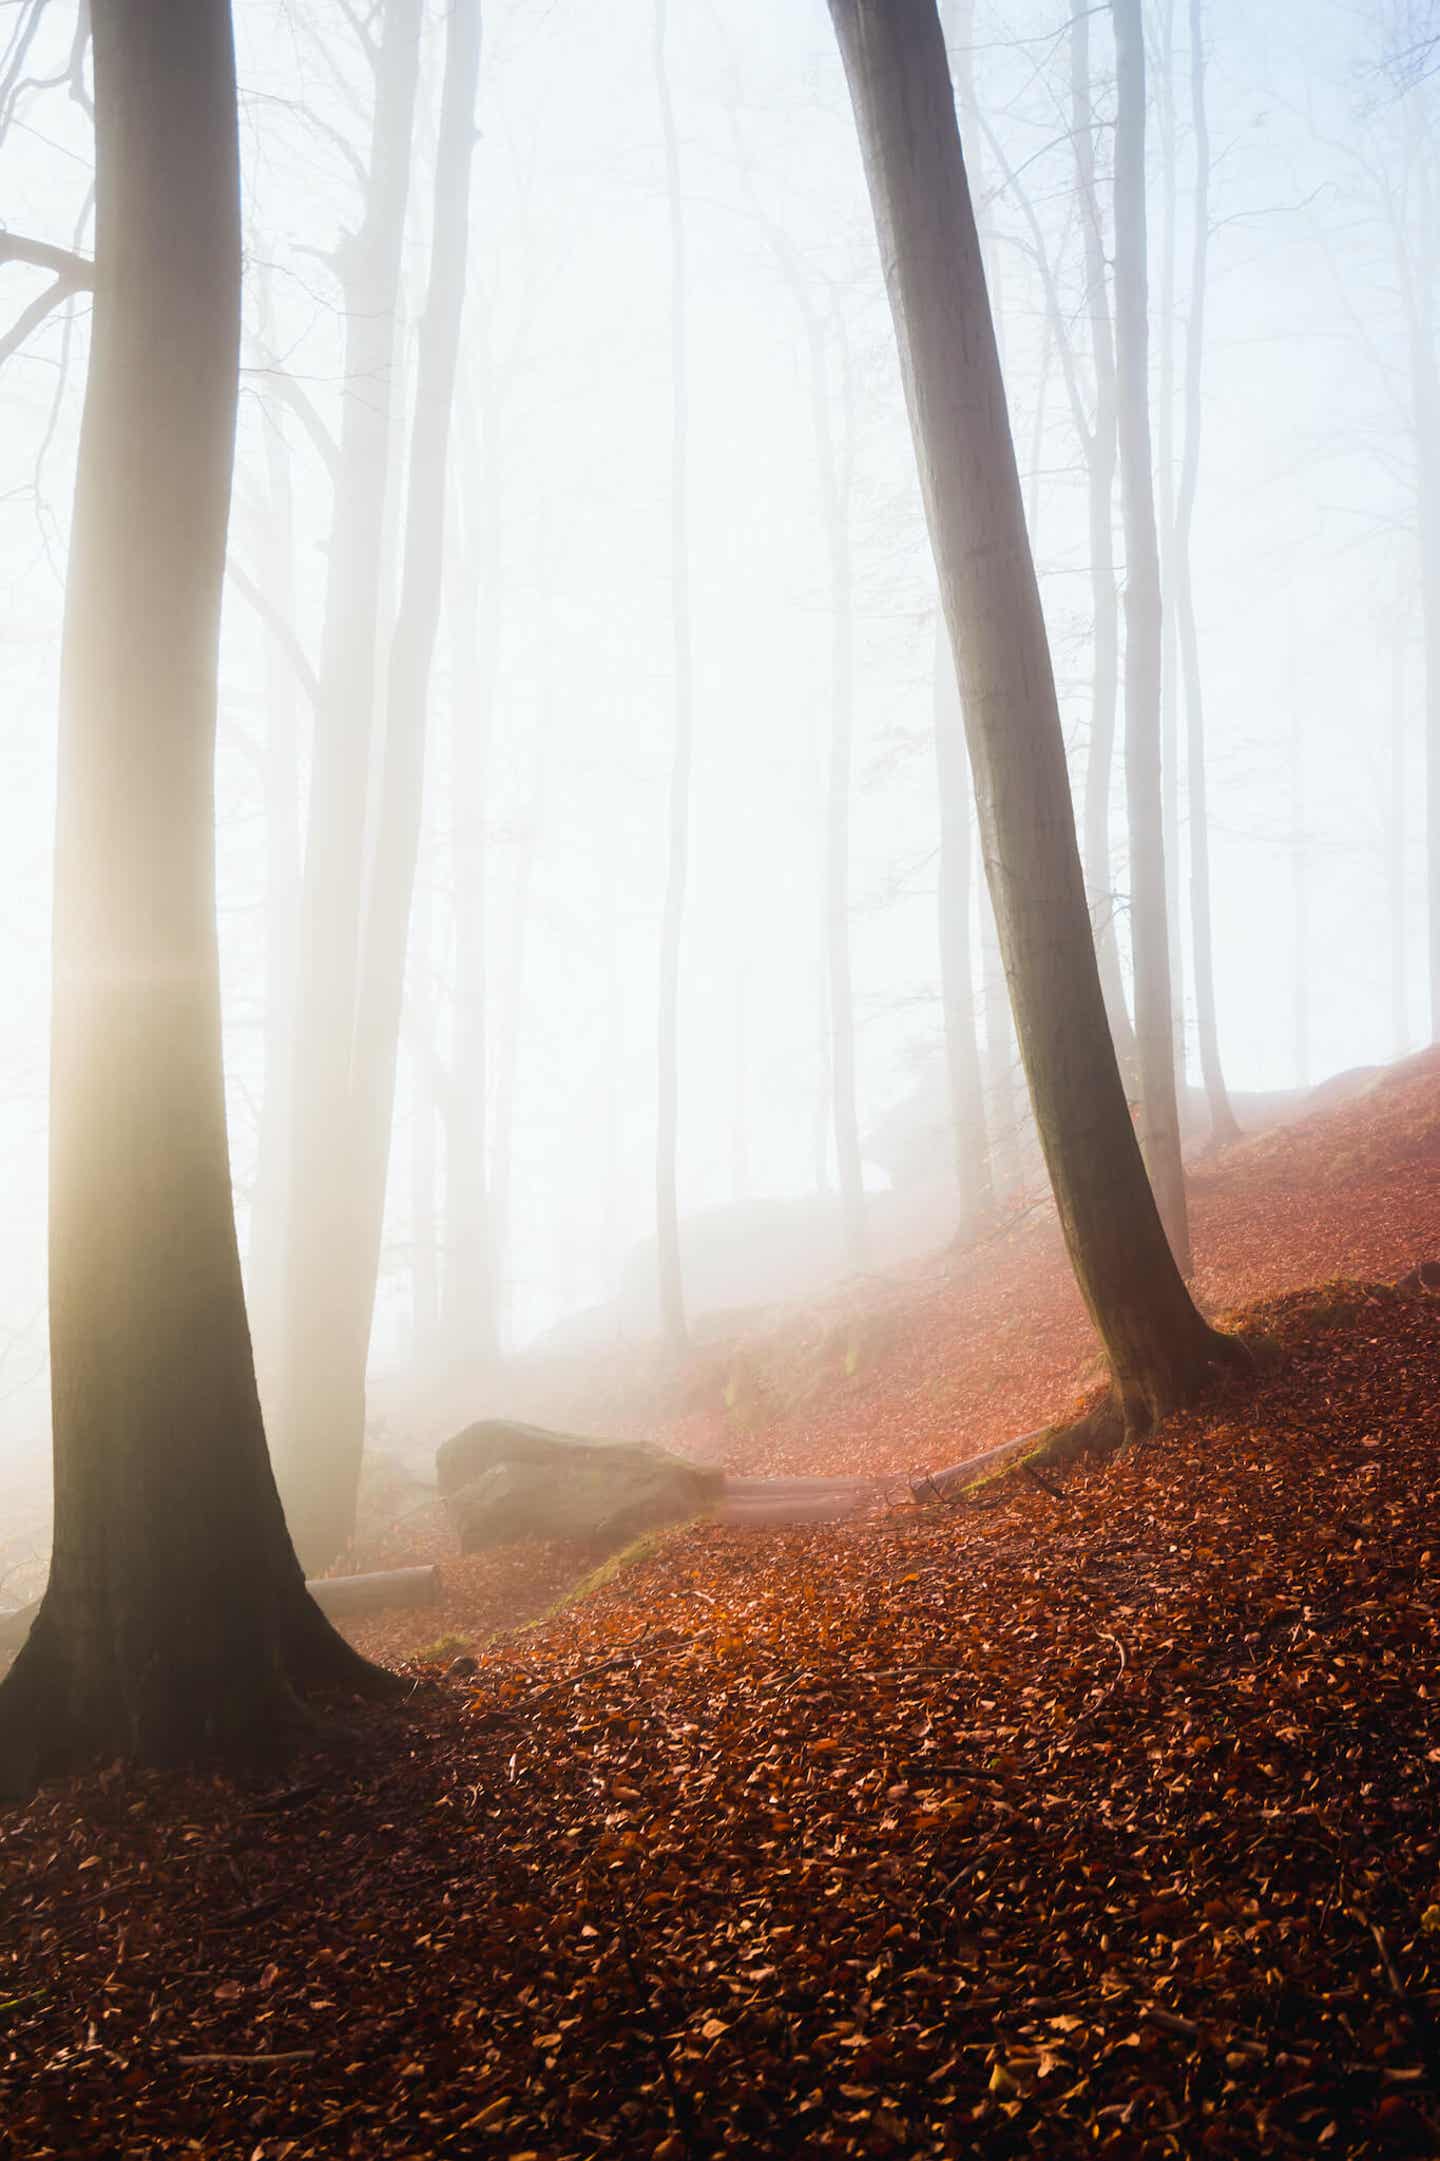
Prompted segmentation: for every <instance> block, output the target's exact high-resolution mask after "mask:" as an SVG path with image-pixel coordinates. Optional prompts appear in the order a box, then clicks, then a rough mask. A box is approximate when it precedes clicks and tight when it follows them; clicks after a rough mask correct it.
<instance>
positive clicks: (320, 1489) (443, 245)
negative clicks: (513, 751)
mask: <svg viewBox="0 0 1440 2161" xmlns="http://www.w3.org/2000/svg"><path fill="white" fill-rule="evenodd" d="M479 67H480V0H455V4H454V5H453V6H452V8H451V10H450V16H449V26H448V29H447V33H446V49H445V73H444V81H443V85H442V89H441V99H440V127H439V134H438V139H437V143H436V151H435V212H434V224H433V230H432V239H431V256H430V275H429V284H428V290H427V293H426V300H425V311H424V315H423V318H422V321H421V325H420V338H419V351H418V363H417V375H416V383H415V413H414V420H413V424H412V437H411V444H410V460H409V476H410V486H409V495H408V498H407V502H406V515H405V538H404V561H403V569H402V574H401V586H400V601H399V608H398V611H397V614H396V621H395V632H394V636H393V638H392V640H391V646H390V660H389V668H388V671H387V676H386V699H385V754H384V766H383V772H382V776H381V787H380V796H379V803H378V806H377V814H376V821H375V854H374V863H373V866H372V869H371V874H370V897H369V907H368V909H367V911H366V915H365V939H364V947H363V955H362V968H361V973H360V977H359V981H358V986H357V990H356V998H355V1013H354V1026H353V1035H352V1036H351V1038H350V1039H349V1041H350V1069H349V1085H348V1091H347V1096H346V1105H345V1121H344V1122H345V1132H346V1137H347V1141H348V1160H347V1163H346V1166H345V1176H344V1179H343V1184H342V1187H341V1190H340V1192H339V1193H338V1194H335V1193H332V1194H331V1195H330V1196H329V1198H328V1207H327V1214H331V1215H332V1216H333V1211H334V1210H335V1209H337V1208H338V1209H340V1211H341V1212H342V1215H343V1231H344V1235H343V1238H342V1239H341V1240H340V1241H339V1242H338V1243H337V1244H335V1245H334V1246H333V1247H332V1248H330V1250H329V1251H328V1252H327V1254H326V1256H325V1258H324V1262H323V1267H324V1270H325V1274H326V1277H327V1279H328V1283H329V1286H330V1290H329V1294H328V1298H327V1321H328V1326H327V1335H326V1342H327V1347H328V1349H329V1351H330V1353H331V1359H332V1362H331V1363H330V1364H329V1365H328V1367H327V1371H326V1375H325V1378H326V1382H327V1385H329V1384H334V1386H333V1399H332V1400H331V1401H330V1403H329V1405H328V1413H327V1415H324V1416H318V1415H317V1416H316V1417H315V1418H313V1419H307V1421H306V1428H305V1445H304V1451H303V1455H302V1456H301V1457H299V1459H298V1460H297V1461H296V1462H295V1463H294V1464H293V1465H292V1474H291V1480H290V1485H289V1490H288V1494H287V1500H288V1504H289V1508H290V1514H291V1523H292V1527H293V1529H294V1532H295V1541H296V1545H297V1546H298V1548H299V1550H300V1553H301V1555H302V1557H303V1558H304V1560H305V1562H306V1564H307V1566H309V1567H311V1568H320V1567H323V1566H324V1565H325V1564H326V1563H327V1562H329V1561H332V1560H333V1559H334V1557H335V1555H336V1554H337V1553H339V1552H341V1551H343V1549H344V1547H345V1546H346V1545H347V1544H348V1542H349V1539H350V1536H351V1534H352V1531H353V1527H354V1518H355V1496H356V1492H357V1490H358V1487H359V1480H360V1462H361V1457H362V1455H363V1452H364V1444H365V1366H366V1359H367V1356H368V1353H369V1348H370V1330H371V1323H372V1319H373V1316H374V1309H375V1291H376V1285H377V1283H378V1280H379V1273H380V1239H381V1232H382V1229H383V1226H384V1219H385V1187H386V1178H387V1173H388V1170H389V1163H390V1134H391V1125H392V1120H393V1114H394V1105H395V1075H396V1064H397V1059H398V1054H399V1044H400V1016H401V1009H402V1005H403V1001H404V991H405V956H406V948H407V945H408V941H409V934H410V911H411V902H412V898H413V895H414V887H415V865H416V858H417V855H418V851H419V844H420V824H421V813H422V807H423V800H424V786H425V743H426V703H427V697H428V692H429V684H430V669H431V664H432V661H433V658H434V651H435V638H436V631H437V628H438V625H439V619H440V603H441V590H442V588H441V562H442V555H443V547H444V534H445V497H446V484H447V476H448V469H449V446H450V423H451V409H452V406H453V402H454V392H455V375H456V368H457V364H458V355H459V345H460V318H461V314H462V312H463V309H464V302H465V267H466V260H467V251H468V243H469V230H470V169H471V163H472V157H473V151H474V144H475V95H476V86H477V82H478V78H479ZM294 1384H295V1385H297V1386H298V1385H299V1379H298V1376H296V1377H295V1383H294ZM315 1408H316V1411H317V1413H318V1411H319V1410H320V1406H319V1405H318V1404H317V1405H316V1406H315Z"/></svg>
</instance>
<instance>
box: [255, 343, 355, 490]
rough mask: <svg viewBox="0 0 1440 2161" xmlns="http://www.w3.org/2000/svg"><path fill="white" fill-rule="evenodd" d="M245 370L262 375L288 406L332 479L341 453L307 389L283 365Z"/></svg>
mask: <svg viewBox="0 0 1440 2161" xmlns="http://www.w3.org/2000/svg"><path fill="white" fill-rule="evenodd" d="M246 373H247V374H254V375H258V376H260V377H262V378H263V380H264V381H265V382H266V383H268V384H270V385H271V386H272V387H273V389H274V391H275V393H276V395H277V396H278V397H279V398H280V399H281V400H282V402H283V403H284V404H286V405H288V406H289V408H290V410H291V412H292V413H293V414H294V415H295V418H296V419H297V420H298V421H299V423H300V425H301V427H302V428H303V429H304V430H305V433H306V434H307V435H308V436H309V438H310V442H311V445H312V447H313V448H314V450H315V451H316V453H317V454H318V456H319V459H320V463H321V464H322V465H323V466H324V468H325V470H326V472H327V473H328V474H329V475H330V478H331V479H332V480H333V479H334V478H335V470H336V467H337V465H338V463H339V458H340V453H339V451H338V449H337V448H336V445H335V438H334V436H333V435H332V434H331V433H330V430H329V429H328V428H327V427H326V425H325V423H324V421H323V420H322V419H321V417H320V414H319V411H318V409H317V407H316V405H315V401H314V400H313V398H312V397H311V396H310V394H309V392H308V391H306V390H302V389H301V387H300V385H299V383H297V382H296V380H295V378H294V376H293V375H288V374H287V373H286V372H285V370H284V369H283V368H253V369H247V370H246Z"/></svg>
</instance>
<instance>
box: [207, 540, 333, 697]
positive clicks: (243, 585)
mask: <svg viewBox="0 0 1440 2161" xmlns="http://www.w3.org/2000/svg"><path fill="white" fill-rule="evenodd" d="M225 574H226V576H227V577H228V578H229V579H230V582H231V584H232V585H233V586H234V587H235V589H236V591H237V592H239V593H242V594H243V595H244V597H245V598H246V600H248V601H249V603H250V605H251V607H252V608H253V609H254V610H255V613H256V614H257V615H258V616H259V618H260V620H261V622H262V623H263V624H264V625H265V628H266V629H267V630H268V631H269V633H270V635H271V637H272V638H273V639H274V640H275V643H276V645H277V646H278V647H279V649H280V651H281V652H282V653H283V654H284V655H285V658H286V659H287V660H288V661H289V663H290V666H291V668H292V669H293V670H294V672H295V678H296V681H297V682H298V683H299V685H300V688H301V689H302V690H303V691H304V692H305V695H306V696H307V697H308V698H309V700H310V703H311V705H312V706H314V705H316V704H318V702H319V698H320V680H319V677H318V676H317V675H316V673H315V670H314V669H313V668H312V667H311V665H310V657H309V655H308V654H307V652H306V651H305V648H304V646H303V645H302V644H301V643H300V640H299V639H298V638H297V637H296V635H295V631H294V628H293V626H292V625H291V624H289V623H287V622H286V620H285V618H284V616H283V615H281V613H280V611H279V609H278V608H277V607H276V606H275V604H274V602H273V601H272V600H270V599H269V597H268V596H267V595H266V594H265V593H264V592H263V591H262V589H261V588H260V587H259V586H258V585H257V584H256V583H255V580H254V579H253V578H252V577H251V576H250V573H249V572H248V571H247V570H244V569H242V567H241V565H240V564H239V563H237V562H236V561H235V559H234V557H233V556H232V557H231V558H230V560H229V561H228V562H227V563H226V565H225Z"/></svg>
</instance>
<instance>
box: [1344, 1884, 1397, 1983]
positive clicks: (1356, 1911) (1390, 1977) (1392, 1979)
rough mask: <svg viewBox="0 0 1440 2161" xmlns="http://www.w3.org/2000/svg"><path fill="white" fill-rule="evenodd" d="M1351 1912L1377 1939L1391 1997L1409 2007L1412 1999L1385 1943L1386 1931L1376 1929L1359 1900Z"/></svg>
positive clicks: (1377, 1948)
mask: <svg viewBox="0 0 1440 2161" xmlns="http://www.w3.org/2000/svg"><path fill="white" fill-rule="evenodd" d="M1350 1911H1351V1913H1352V1914H1353V1915H1354V1917H1355V1919H1356V1920H1357V1921H1358V1922H1359V1923H1360V1926H1361V1927H1362V1928H1368V1929H1369V1931H1370V1934H1371V1935H1372V1936H1373V1937H1374V1939H1375V1949H1376V1951H1377V1952H1378V1953H1379V1957H1380V1970H1381V1972H1382V1973H1383V1974H1384V1976H1385V1980H1386V1983H1387V1984H1388V1986H1389V1990H1390V1993H1391V1995H1392V1996H1393V1997H1394V1998H1395V2001H1396V2002H1397V2003H1402V2004H1405V2005H1406V2006H1407V2007H1408V2005H1409V2002H1410V1998H1409V1996H1408V1994H1407V1993H1406V1988H1405V1984H1404V1982H1403V1981H1402V1980H1401V1978H1400V1975H1399V1973H1398V1972H1397V1970H1396V1966H1395V1961H1394V1959H1393V1958H1392V1957H1391V1956H1390V1946H1389V1944H1388V1943H1387V1942H1386V1941H1385V1931H1384V1929H1383V1928H1377V1927H1376V1925H1375V1923H1374V1922H1373V1921H1372V1920H1371V1918H1370V1916H1369V1914H1368V1913H1367V1912H1366V1911H1365V1908H1364V1907H1363V1906H1362V1905H1360V1903H1359V1902H1358V1900H1357V1901H1356V1903H1355V1904H1354V1905H1353V1906H1352V1907H1351V1908H1350Z"/></svg>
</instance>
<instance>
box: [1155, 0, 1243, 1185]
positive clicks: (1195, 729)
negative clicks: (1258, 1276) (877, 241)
mask: <svg viewBox="0 0 1440 2161" xmlns="http://www.w3.org/2000/svg"><path fill="white" fill-rule="evenodd" d="M1203 16H1204V8H1203V0H1190V108H1191V116H1192V120H1193V124H1194V132H1195V202H1194V211H1193V216H1194V220H1195V230H1194V233H1193V236H1192V242H1193V244H1192V250H1191V259H1190V320H1189V323H1188V324H1187V326H1186V332H1185V441H1184V447H1183V450H1182V452H1181V463H1180V493H1179V499H1178V501H1177V503H1176V507H1175V524H1174V533H1173V540H1172V543H1171V577H1172V581H1173V587H1172V589H1173V592H1174V597H1175V610H1174V612H1175V622H1176V628H1177V630H1178V633H1179V640H1180V666H1181V672H1182V675H1183V679H1184V684H1185V737H1186V755H1187V758H1188V763H1189V784H1190V785H1189V795H1190V936H1191V941H1192V944H1193V946H1194V952H1195V1023H1196V1030H1197V1034H1198V1036H1199V1043H1200V1075H1201V1079H1202V1081H1203V1082H1204V1086H1205V1100H1206V1102H1207V1104H1208V1105H1209V1109H1210V1139H1211V1141H1212V1143H1213V1144H1214V1146H1215V1147H1217V1148H1223V1147H1226V1146H1227V1145H1228V1144H1229V1143H1230V1142H1231V1141H1235V1140H1238V1139H1239V1138H1240V1128H1239V1126H1238V1124H1237V1123H1236V1119H1235V1113H1234V1111H1233V1110H1232V1108H1231V1105H1230V1095H1229V1091H1228V1090H1227V1088H1226V1086H1225V1074H1224V1069H1223V1068H1222V1066H1221V1063H1220V1028H1219V1022H1218V1020H1217V1018H1216V1013H1215V948H1214V938H1213V934H1212V930H1211V921H1210V811H1209V800H1208V788H1207V779H1206V772H1205V706H1204V693H1203V690H1202V687H1201V682H1200V642H1199V638H1198V636H1197V634H1196V628H1195V588H1194V581H1193V578H1192V574H1191V560H1190V545H1191V536H1192V533H1193V530H1194V523H1195V491H1196V486H1197V484H1198V481H1199V477H1200V418H1201V401H1200V384H1201V376H1202V373H1203V369H1204V360H1205V298H1206V282H1207V275H1208V271H1209V260H1210V130H1209V120H1208V115H1207V113H1206V108H1205V43H1204V36H1205V26H1204V20H1203Z"/></svg>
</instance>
